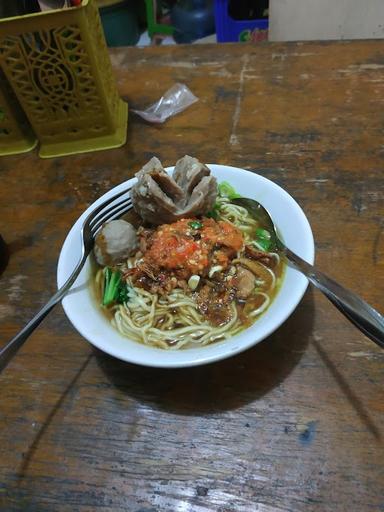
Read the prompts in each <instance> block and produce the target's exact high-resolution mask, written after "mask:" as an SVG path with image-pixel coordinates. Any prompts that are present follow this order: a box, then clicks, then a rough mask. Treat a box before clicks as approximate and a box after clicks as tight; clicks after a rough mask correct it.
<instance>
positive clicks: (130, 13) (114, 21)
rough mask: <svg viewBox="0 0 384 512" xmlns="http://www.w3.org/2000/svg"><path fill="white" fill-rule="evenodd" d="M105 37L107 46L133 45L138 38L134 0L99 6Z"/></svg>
mask: <svg viewBox="0 0 384 512" xmlns="http://www.w3.org/2000/svg"><path fill="white" fill-rule="evenodd" d="M100 17H101V22H102V24H103V29H104V34H105V39H106V41H107V45H108V46H129V45H135V44H136V43H137V41H138V40H139V38H140V33H139V22H138V18H137V10H136V7H135V2H134V1H132V0H125V1H123V2H118V3H115V4H114V5H110V6H106V7H102V8H100Z"/></svg>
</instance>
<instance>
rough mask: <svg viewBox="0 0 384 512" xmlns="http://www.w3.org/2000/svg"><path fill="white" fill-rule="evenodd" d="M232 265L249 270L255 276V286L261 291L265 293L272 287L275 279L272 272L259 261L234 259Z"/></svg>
mask: <svg viewBox="0 0 384 512" xmlns="http://www.w3.org/2000/svg"><path fill="white" fill-rule="evenodd" d="M232 263H234V264H239V265H241V266H243V267H245V268H247V269H248V270H250V271H251V272H252V273H253V274H254V275H255V276H256V286H258V288H260V289H261V290H263V291H267V290H270V289H272V288H273V287H274V285H275V277H274V274H273V272H272V270H270V269H269V268H268V267H266V266H265V265H263V264H262V263H260V262H259V261H256V260H250V259H248V258H236V259H234V260H233V262H232Z"/></svg>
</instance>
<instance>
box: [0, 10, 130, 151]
mask: <svg viewBox="0 0 384 512" xmlns="http://www.w3.org/2000/svg"><path fill="white" fill-rule="evenodd" d="M0 65H1V67H2V68H3V70H4V73H5V75H6V77H7V78H8V80H9V82H10V84H11V85H12V88H13V90H14V91H15V94H16V96H17V98H18V99H19V101H20V104H21V105H22V107H23V109H24V111H25V113H26V115H27V117H28V119H29V121H30V123H31V125H32V127H33V130H34V132H35V133H36V135H37V137H38V139H39V141H40V151H39V154H40V156H41V157H43V158H45V157H53V156H61V155H69V154H74V153H82V152H86V151H96V150H101V149H108V148H113V147H118V146H122V145H123V144H124V143H125V141H126V136H127V118H128V105H127V103H125V102H124V101H123V100H122V99H121V98H120V97H119V94H118V91H117V87H116V81H115V77H114V74H113V70H112V66H111V62H110V59H109V54H108V49H107V46H106V43H105V39H104V33H103V29H102V26H101V22H100V16H99V12H98V9H97V6H96V4H95V3H94V2H93V0H83V3H82V5H81V6H80V7H72V8H69V9H62V10H54V11H46V12H42V13H36V14H31V15H27V16H19V17H14V18H6V19H3V20H0Z"/></svg>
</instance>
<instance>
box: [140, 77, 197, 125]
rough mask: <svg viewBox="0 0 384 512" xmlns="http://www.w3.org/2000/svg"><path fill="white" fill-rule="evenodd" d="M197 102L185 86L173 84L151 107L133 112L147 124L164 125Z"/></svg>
mask: <svg viewBox="0 0 384 512" xmlns="http://www.w3.org/2000/svg"><path fill="white" fill-rule="evenodd" d="M196 101H199V100H198V98H196V96H195V95H194V94H193V93H192V92H191V91H190V89H188V87H187V86H186V85H185V84H175V85H173V86H172V87H171V88H170V89H168V91H167V92H166V93H165V94H164V95H163V96H162V97H161V98H160V99H159V101H157V102H156V103H154V104H153V105H151V106H149V107H148V108H146V109H145V110H133V109H132V112H135V113H136V114H137V115H139V116H140V117H142V118H143V119H145V120H146V121H148V122H149V123H164V121H166V120H167V119H168V118H170V117H172V116H175V115H176V114H178V113H179V112H182V111H183V110H185V109H186V108H188V107H189V106H190V105H192V104H193V103H195V102H196Z"/></svg>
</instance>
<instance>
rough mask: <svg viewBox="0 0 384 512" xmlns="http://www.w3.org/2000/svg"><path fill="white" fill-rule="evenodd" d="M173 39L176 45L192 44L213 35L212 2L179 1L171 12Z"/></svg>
mask: <svg viewBox="0 0 384 512" xmlns="http://www.w3.org/2000/svg"><path fill="white" fill-rule="evenodd" d="M171 23H172V26H173V27H174V29H175V30H174V33H173V38H174V40H175V41H176V42H177V43H192V42H193V41H196V39H201V38H203V37H206V36H209V35H211V34H214V33H215V16H214V9H213V2H212V0H180V1H179V2H177V3H176V4H175V5H174V6H173V7H172V10H171Z"/></svg>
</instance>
